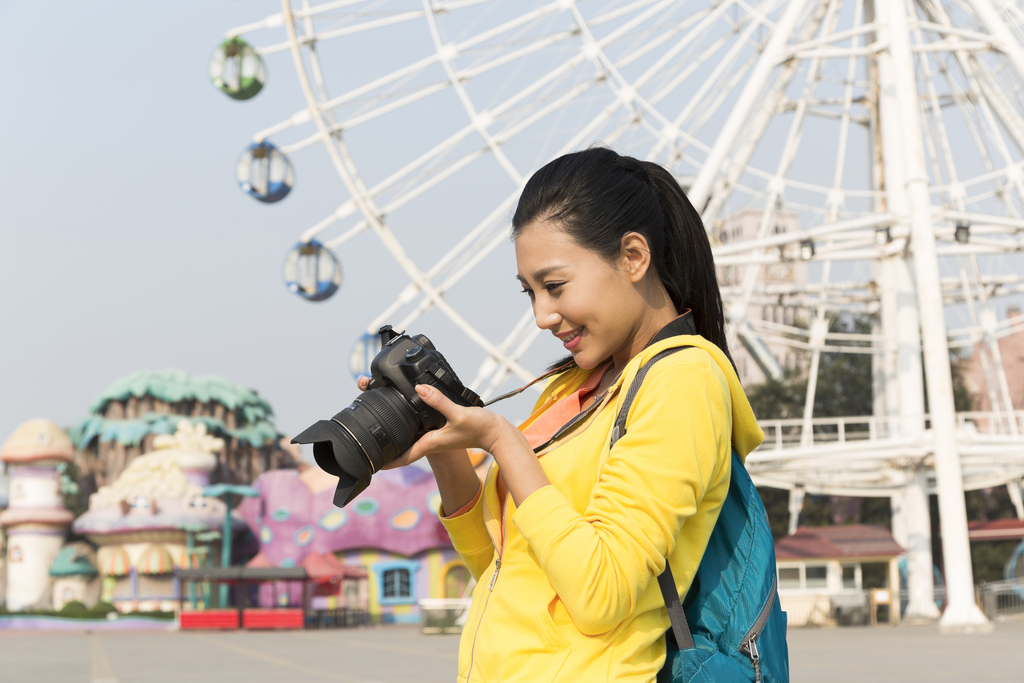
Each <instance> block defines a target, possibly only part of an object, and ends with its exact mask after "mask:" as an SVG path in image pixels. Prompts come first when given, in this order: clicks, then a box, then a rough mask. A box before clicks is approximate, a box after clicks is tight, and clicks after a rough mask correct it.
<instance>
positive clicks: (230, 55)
mask: <svg viewBox="0 0 1024 683" xmlns="http://www.w3.org/2000/svg"><path fill="white" fill-rule="evenodd" d="M209 70H210V82H211V83H213V85H214V86H216V87H217V88H219V89H220V90H221V91H222V92H224V93H225V94H227V96H228V97H230V98H232V99H236V100H247V99H249V98H251V97H255V96H256V93H258V92H259V91H260V89H261V88H263V84H264V83H265V82H266V80H267V69H266V67H265V66H264V64H263V58H262V57H260V55H259V53H258V52H256V50H255V49H253V47H252V45H249V43H247V42H245V41H244V40H242V39H241V38H239V37H237V36H236V37H234V38H228V39H227V40H225V41H224V42H223V43H221V44H220V45H218V46H217V49H216V50H214V51H213V55H211V56H210V66H209Z"/></svg>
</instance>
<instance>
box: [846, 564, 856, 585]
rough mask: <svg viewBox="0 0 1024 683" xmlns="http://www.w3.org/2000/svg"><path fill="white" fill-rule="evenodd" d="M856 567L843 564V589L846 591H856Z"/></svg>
mask: <svg viewBox="0 0 1024 683" xmlns="http://www.w3.org/2000/svg"><path fill="white" fill-rule="evenodd" d="M857 587H858V586H857V565H855V564H844V565H843V588H844V589H846V590H856V589H857Z"/></svg>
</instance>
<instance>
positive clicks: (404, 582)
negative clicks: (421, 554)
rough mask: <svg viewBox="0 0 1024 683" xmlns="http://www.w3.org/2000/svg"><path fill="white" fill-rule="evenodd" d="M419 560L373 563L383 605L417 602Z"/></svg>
mask: <svg viewBox="0 0 1024 683" xmlns="http://www.w3.org/2000/svg"><path fill="white" fill-rule="evenodd" d="M419 566H420V565H419V562H413V561H412V560H397V559H396V560H389V561H385V562H377V563H376V564H374V565H373V567H372V569H373V574H374V577H375V579H376V581H377V595H378V600H379V602H380V604H382V605H407V604H409V603H413V602H416V595H415V593H416V570H417V569H419Z"/></svg>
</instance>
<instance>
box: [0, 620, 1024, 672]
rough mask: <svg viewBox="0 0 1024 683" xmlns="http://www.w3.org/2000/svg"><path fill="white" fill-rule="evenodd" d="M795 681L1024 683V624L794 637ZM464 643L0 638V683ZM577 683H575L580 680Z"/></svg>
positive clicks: (378, 666) (352, 665)
mask: <svg viewBox="0 0 1024 683" xmlns="http://www.w3.org/2000/svg"><path fill="white" fill-rule="evenodd" d="M789 643H790V661H791V667H792V681H793V683H819V682H823V683H847V682H849V683H854V682H856V683H862V682H866V683H888V682H893V683H895V682H897V681H898V682H899V683H914V682H916V681H921V682H925V681H927V682H928V683H936V682H943V681H958V682H960V681H967V682H971V683H975V682H977V683H1011V682H1012V683H1021V681H1024V621H1018V622H1012V623H1003V624H997V625H996V630H995V633H992V634H989V635H984V636H941V635H939V633H938V629H937V628H936V627H934V626H902V627H898V628H885V627H880V628H874V629H872V628H844V629H822V630H794V631H792V632H791V633H790V635H789ZM457 650H458V637H457V636H423V635H420V633H419V632H418V631H417V630H416V629H415V628H410V627H400V626H392V627H385V628H371V629H357V630H341V631H305V632H282V633H258V632H256V633H220V632H218V633H203V634H199V633H152V632H148V633H147V632H136V633H124V632H105V633H93V634H90V633H56V632H49V633H44V632H38V631H36V632H28V631H21V632H3V633H0V682H2V683H30V682H31V683H165V682H166V683H172V682H173V683H207V682H209V683H225V682H233V681H239V682H243V681H244V682H245V683H270V682H274V683H277V682H280V681H342V682H349V683H353V682H358V683H412V682H416V683H435V682H437V683H441V682H444V683H450V682H451V681H453V680H454V678H455V666H456V653H457ZM569 683H577V682H575V681H572V682H569Z"/></svg>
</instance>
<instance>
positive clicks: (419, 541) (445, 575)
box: [239, 467, 470, 623]
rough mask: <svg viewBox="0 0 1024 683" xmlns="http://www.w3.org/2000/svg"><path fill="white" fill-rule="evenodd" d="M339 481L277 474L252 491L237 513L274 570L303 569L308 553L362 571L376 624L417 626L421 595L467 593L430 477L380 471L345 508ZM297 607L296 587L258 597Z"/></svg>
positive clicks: (314, 471) (307, 471)
mask: <svg viewBox="0 0 1024 683" xmlns="http://www.w3.org/2000/svg"><path fill="white" fill-rule="evenodd" d="M336 485H337V479H336V478H335V477H332V476H330V475H328V474H326V473H324V472H323V471H321V470H320V469H318V468H316V467H306V468H304V469H303V470H302V471H301V472H299V471H296V470H275V471H272V472H266V473H264V474H263V475H261V476H260V477H259V478H258V479H257V480H256V482H255V484H254V486H255V487H256V488H257V489H258V490H259V491H260V495H259V497H258V498H249V499H246V500H245V502H243V503H242V504H241V505H240V506H239V512H240V513H241V514H242V516H243V517H244V519H245V521H246V522H247V523H248V524H249V527H250V528H251V529H252V530H253V532H254V533H255V534H256V536H257V538H258V540H259V544H260V555H261V556H262V558H265V561H267V562H269V563H270V564H271V565H272V566H276V567H297V566H303V563H304V562H305V560H306V558H307V556H309V555H310V554H312V553H319V554H323V555H328V554H330V555H333V556H334V557H336V558H337V559H339V560H341V561H342V563H343V564H345V565H347V566H354V567H363V568H365V570H366V571H367V574H368V581H367V590H368V593H369V595H368V605H369V612H370V617H371V620H372V621H374V622H377V623H407V622H418V620H419V607H418V605H417V601H418V600H419V599H421V598H437V597H462V596H463V595H468V593H467V588H468V584H469V581H470V575H469V570H468V569H466V566H465V564H464V563H463V562H462V560H461V559H460V558H459V556H458V554H457V553H456V552H455V550H454V549H453V548H452V544H451V541H450V540H449V538H448V533H447V532H446V531H445V529H444V526H442V524H441V522H440V521H439V520H438V518H437V510H438V509H439V507H440V494H438V491H437V484H436V483H435V482H434V477H433V475H432V474H430V473H429V472H426V471H424V470H421V469H419V468H416V467H404V468H401V469H397V470H385V471H382V472H378V473H377V474H375V475H374V477H373V482H372V483H371V484H370V486H369V488H368V489H367V490H366V491H364V492H363V493H362V494H360V495H359V497H358V498H357V499H356V500H355V501H353V502H352V503H351V504H350V505H349V506H348V507H345V508H337V507H335V506H334V504H333V502H332V498H333V495H334V488H335V486H336ZM272 590H274V591H276V596H277V604H278V605H279V606H283V605H284V604H285V603H286V602H287V603H289V604H292V605H298V604H301V603H300V601H301V599H302V596H301V593H300V592H299V589H297V588H293V589H291V590H290V591H289V590H288V589H287V588H286V587H284V586H281V587H270V586H267V587H264V588H263V589H262V592H261V595H260V600H261V604H262V605H264V606H270V605H271V604H273V603H272V602H271V600H272V599H273V596H272V594H271V591H272Z"/></svg>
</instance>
